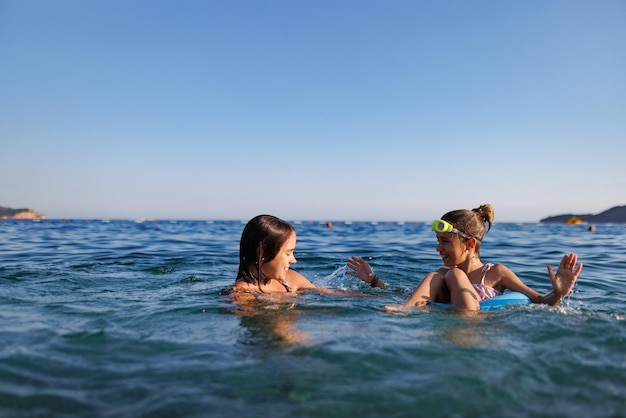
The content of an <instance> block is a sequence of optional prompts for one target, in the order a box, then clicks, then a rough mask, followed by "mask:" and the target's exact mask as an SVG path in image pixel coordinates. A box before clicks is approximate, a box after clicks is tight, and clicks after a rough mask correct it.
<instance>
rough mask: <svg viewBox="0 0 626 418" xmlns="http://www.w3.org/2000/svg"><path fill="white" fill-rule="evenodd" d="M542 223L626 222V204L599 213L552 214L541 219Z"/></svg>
mask: <svg viewBox="0 0 626 418" xmlns="http://www.w3.org/2000/svg"><path fill="white" fill-rule="evenodd" d="M539 222H541V223H555V222H558V223H570V224H576V223H605V222H606V223H626V206H615V207H614V208H611V209H608V210H605V211H604V212H601V213H598V214H597V215H592V214H585V215H577V214H572V213H570V214H567V215H558V216H550V217H548V218H544V219H542V220H540V221H539Z"/></svg>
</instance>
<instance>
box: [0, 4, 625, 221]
mask: <svg viewBox="0 0 626 418" xmlns="http://www.w3.org/2000/svg"><path fill="white" fill-rule="evenodd" d="M625 45H626V2H625V1H623V0H606V1H605V0H586V1H580V0H563V1H558V0H528V1H502V0H493V1H483V0H476V1H466V0H463V1H456V0H443V1H420V0H406V1H405V0H384V1H383V0H380V1H372V0H310V1H309V0H299V1H294V0H228V1H226V0H220V1H211V0H171V1H163V0H137V1H133V0H106V1H104V0H91V1H85V0H0V178H1V179H2V181H0V206H7V207H12V208H24V207H28V208H32V209H35V210H37V211H39V212H42V213H44V214H45V215H47V216H48V217H49V218H64V219H67V218H76V219H79V218H87V219H92V218H93V219H99V218H102V219H140V218H153V219H207V220H209V219H242V220H246V219H250V218H252V217H253V216H255V215H258V214H261V213H269V214H273V215H276V216H279V217H281V218H284V219H288V220H376V221H383V220H386V221H396V220H397V221H430V220H432V219H434V218H437V217H440V216H441V215H443V214H444V213H445V212H448V211H450V210H453V209H462V208H467V209H471V208H474V207H478V206H479V205H481V204H483V203H491V204H492V205H493V207H494V209H495V215H496V219H495V221H496V222H498V221H500V222H537V221H539V220H540V219H542V218H544V217H547V216H553V215H560V214H569V213H574V214H589V213H592V214H595V213H600V212H602V211H604V210H607V209H609V208H611V207H614V206H617V205H625V204H626V164H625V161H624V160H625V157H626V47H625Z"/></svg>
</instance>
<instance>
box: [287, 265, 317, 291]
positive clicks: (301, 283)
mask: <svg viewBox="0 0 626 418" xmlns="http://www.w3.org/2000/svg"><path fill="white" fill-rule="evenodd" d="M286 279H287V282H288V283H289V286H291V288H292V289H293V290H294V291H298V290H304V289H315V285H314V284H313V283H311V282H310V281H309V279H307V278H306V277H304V276H303V275H302V274H300V273H298V272H297V271H295V270H292V269H289V270H287V276H286Z"/></svg>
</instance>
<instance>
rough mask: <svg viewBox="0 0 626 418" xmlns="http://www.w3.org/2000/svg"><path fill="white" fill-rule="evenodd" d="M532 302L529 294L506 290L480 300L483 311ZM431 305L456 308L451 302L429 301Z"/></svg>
mask: <svg viewBox="0 0 626 418" xmlns="http://www.w3.org/2000/svg"><path fill="white" fill-rule="evenodd" d="M531 303H532V302H531V300H530V298H529V297H528V296H526V295H525V294H523V293H520V292H504V293H503V294H501V295H500V296H496V297H493V298H491V299H487V300H483V301H482V302H480V310H481V311H499V310H502V309H504V308H506V307H507V306H515V305H530V304H531ZM428 304H429V305H430V306H436V307H438V308H454V305H452V304H451V303H439V302H429V303H428Z"/></svg>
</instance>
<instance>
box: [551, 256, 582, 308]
mask: <svg viewBox="0 0 626 418" xmlns="http://www.w3.org/2000/svg"><path fill="white" fill-rule="evenodd" d="M577 261H578V256H577V255H576V254H574V253H571V254H569V255H564V256H563V258H562V259H561V262H560V263H559V268H558V269H557V270H556V274H555V273H554V271H553V270H552V267H551V266H547V267H548V274H549V275H550V282H551V283H552V290H553V291H554V294H555V296H557V297H558V298H563V297H565V296H566V295H567V294H568V293H569V292H571V291H572V289H573V288H574V284H575V283H576V280H577V279H578V275H579V274H580V272H581V271H582V269H583V264H582V263H579V264H578V265H576V262H577Z"/></svg>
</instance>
